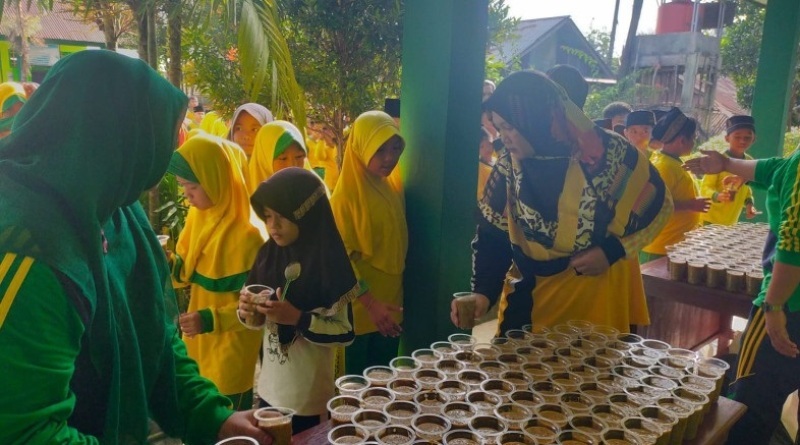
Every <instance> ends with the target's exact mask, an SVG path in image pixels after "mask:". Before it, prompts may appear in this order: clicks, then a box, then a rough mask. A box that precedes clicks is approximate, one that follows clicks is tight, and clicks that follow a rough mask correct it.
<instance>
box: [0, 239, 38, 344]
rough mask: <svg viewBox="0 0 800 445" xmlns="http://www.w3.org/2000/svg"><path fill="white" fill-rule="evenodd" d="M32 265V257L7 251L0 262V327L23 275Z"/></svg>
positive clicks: (22, 279) (23, 277)
mask: <svg viewBox="0 0 800 445" xmlns="http://www.w3.org/2000/svg"><path fill="white" fill-rule="evenodd" d="M31 266H33V258H31V257H23V256H18V255H16V254H13V253H7V254H6V255H5V256H4V257H3V261H2V262H0V295H2V297H0V329H2V327H3V323H4V322H5V321H6V316H8V311H9V309H11V305H12V304H13V303H14V299H15V298H16V297H17V293H18V292H19V289H20V287H22V283H23V282H24V281H25V277H27V276H28V272H29V271H30V270H31Z"/></svg>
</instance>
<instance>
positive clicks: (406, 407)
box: [383, 400, 420, 426]
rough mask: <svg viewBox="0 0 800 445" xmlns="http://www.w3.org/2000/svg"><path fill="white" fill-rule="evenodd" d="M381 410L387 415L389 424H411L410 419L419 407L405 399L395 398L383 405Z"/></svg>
mask: <svg viewBox="0 0 800 445" xmlns="http://www.w3.org/2000/svg"><path fill="white" fill-rule="evenodd" d="M383 412H384V413H386V415H387V416H389V422H390V424H391V425H404V426H411V420H412V419H413V418H414V417H415V416H417V415H418V414H419V413H420V411H419V407H418V406H417V405H416V404H415V403H414V402H411V401H407V400H395V401H394V402H391V403H389V404H387V405H386V406H384V407H383Z"/></svg>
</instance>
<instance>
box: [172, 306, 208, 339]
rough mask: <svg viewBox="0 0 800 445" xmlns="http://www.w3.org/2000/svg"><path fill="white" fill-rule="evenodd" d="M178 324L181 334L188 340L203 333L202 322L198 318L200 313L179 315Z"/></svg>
mask: <svg viewBox="0 0 800 445" xmlns="http://www.w3.org/2000/svg"><path fill="white" fill-rule="evenodd" d="M178 323H179V324H180V326H181V332H183V334H184V335H186V336H187V337H189V338H192V337H194V336H195V335H197V334H202V333H203V320H202V319H201V318H200V312H187V313H185V314H181V316H180V318H178Z"/></svg>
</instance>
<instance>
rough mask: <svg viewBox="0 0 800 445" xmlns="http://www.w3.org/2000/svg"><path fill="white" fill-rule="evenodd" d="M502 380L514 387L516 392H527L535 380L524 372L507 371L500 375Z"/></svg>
mask: <svg viewBox="0 0 800 445" xmlns="http://www.w3.org/2000/svg"><path fill="white" fill-rule="evenodd" d="M500 380H503V381H506V382H508V383H511V384H512V385H514V390H516V391H522V390H526V389H528V388H530V386H531V383H533V379H531V378H530V377H528V375H527V374H525V373H524V372H522V371H511V370H509V371H505V372H503V373H502V374H500Z"/></svg>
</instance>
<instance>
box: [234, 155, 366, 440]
mask: <svg viewBox="0 0 800 445" xmlns="http://www.w3.org/2000/svg"><path fill="white" fill-rule="evenodd" d="M250 202H251V204H252V206H253V209H254V210H255V212H256V214H258V215H259V216H260V217H261V218H263V220H264V222H265V223H266V226H267V231H268V232H269V240H268V241H267V242H266V243H265V244H264V245H263V246H262V247H261V250H259V252H258V255H257V257H256V260H255V264H254V265H253V268H252V270H251V271H250V275H249V277H248V278H247V284H248V285H249V284H262V285H266V286H269V287H271V288H273V289H276V293H275V295H274V296H273V298H272V299H271V300H269V301H267V302H266V303H262V304H259V305H255V304H253V303H252V301H251V299H250V297H249V296H248V294H247V293H245V292H242V293H241V295H240V298H239V318H240V320H245V319H247V318H248V316H250V315H252V314H253V311H258V312H260V313H262V314H264V315H265V316H266V320H267V321H266V323H265V324H264V325H263V326H262V327H263V328H264V340H263V360H262V367H261V374H260V376H259V379H258V395H259V397H260V398H261V405H262V407H265V406H275V407H283V408H290V409H293V410H295V415H294V417H293V419H292V429H293V433H294V434H297V433H299V432H301V431H304V430H306V429H308V428H311V427H313V426H315V425H317V424H319V423H320V421H321V416H323V415H326V414H327V407H326V405H327V402H328V400H329V399H330V398H331V397H333V396H334V390H335V387H334V378H333V371H334V367H333V362H334V350H335V347H336V346H344V345H347V344H349V343H351V342H352V341H353V338H354V336H355V334H354V332H353V313H352V310H351V308H350V302H351V301H352V300H353V299H354V298H356V297H357V296H358V295H359V294H360V287H359V285H358V281H357V279H356V276H355V273H354V272H353V269H352V266H351V265H350V260H349V258H348V256H347V252H346V251H345V247H344V243H343V242H342V239H341V237H340V236H339V232H338V230H337V229H336V223H335V222H334V219H333V213H332V211H331V206H330V203H329V202H328V196H327V190H326V188H325V185H324V184H323V183H322V181H321V180H320V179H319V177H317V175H316V174H314V173H313V172H310V171H308V170H304V169H302V168H291V167H290V168H287V169H283V170H281V171H279V172H277V173H275V174H274V175H273V176H271V177H270V178H269V180H267V181H265V182H263V183H261V184H260V185H259V186H258V189H257V190H256V191H255V193H254V194H253V196H252V197H251V198H250ZM294 263H297V264H298V265H299V270H300V274H299V276H297V278H296V279H295V280H293V281H291V283H287V279H286V274H285V271H286V268H287V266H289V265H292V266H291V268H292V269H294V270H295V271H296V270H297V268H298V266H297V265H295V264H294ZM295 275H296V274H295ZM285 289H288V291H286V292H284V290H285Z"/></svg>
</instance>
